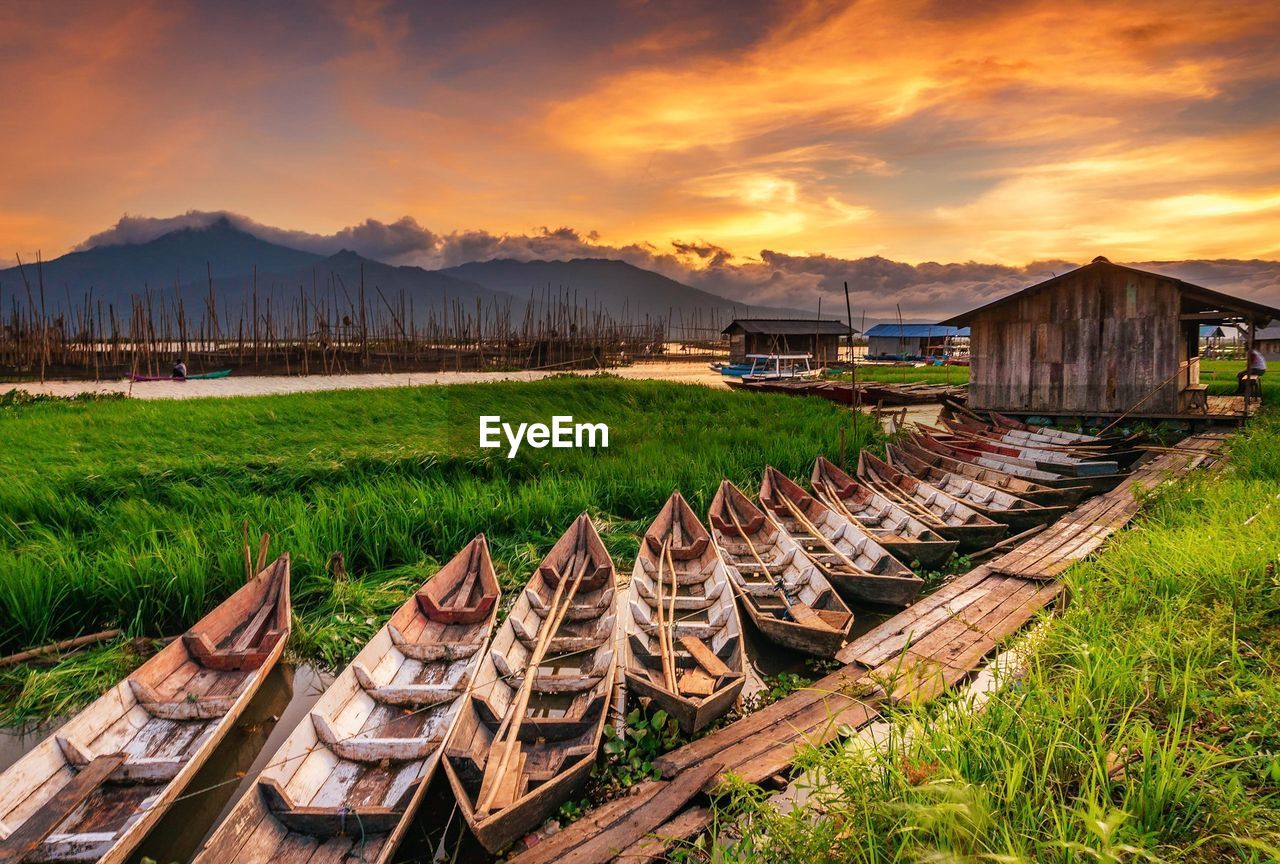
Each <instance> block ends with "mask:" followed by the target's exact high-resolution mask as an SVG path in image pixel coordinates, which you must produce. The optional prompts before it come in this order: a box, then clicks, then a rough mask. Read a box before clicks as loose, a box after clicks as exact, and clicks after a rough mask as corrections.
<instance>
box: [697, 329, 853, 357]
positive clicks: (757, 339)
mask: <svg viewBox="0 0 1280 864" xmlns="http://www.w3.org/2000/svg"><path fill="white" fill-rule="evenodd" d="M853 332H854V333H857V332H858V331H857V330H854V331H853ZM722 335H725V336H728V337H729V362H730V363H745V362H747V355H748V354H812V355H813V362H814V365H825V364H827V363H834V362H835V361H836V360H838V359H839V357H840V340H841V339H845V340H847V339H848V337H849V325H848V324H845V323H844V322H843V321H834V320H830V319H826V318H823V319H817V318H735V319H734V320H733V323H731V324H730V325H729V326H728V327H726V328H724V330H723V331H722Z"/></svg>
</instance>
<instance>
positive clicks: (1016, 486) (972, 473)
mask: <svg viewBox="0 0 1280 864" xmlns="http://www.w3.org/2000/svg"><path fill="white" fill-rule="evenodd" d="M923 438H924V436H923V435H910V436H908V437H906V438H904V439H902V440H901V441H899V442H898V444H897V445H895V447H896V448H897V449H898V450H901V451H902V452H903V453H909V454H910V455H912V456H914V457H915V458H916V459H919V460H920V461H921V462H924V463H927V464H929V465H932V466H933V467H935V468H940V469H942V470H944V471H950V472H952V473H953V474H959V475H961V476H963V477H969V478H972V479H974V480H979V481H981V482H983V483H985V484H987V485H988V486H994V487H995V488H997V489H1003V490H1004V491H1005V492H1008V493H1010V494H1011V495H1017V496H1018V497H1019V498H1022V499H1024V500H1026V501H1033V502H1035V503H1036V504H1045V505H1059V504H1065V505H1067V506H1068V507H1074V506H1075V505H1076V504H1079V503H1080V502H1081V501H1082V500H1083V499H1084V498H1085V497H1086V496H1087V495H1089V494H1091V490H1090V488H1089V487H1088V486H1086V485H1080V486H1067V487H1065V488H1057V487H1054V486H1045V485H1043V484H1040V483H1035V482H1033V481H1031V480H1027V479H1026V478H1023V477H1019V476H1017V475H1016V474H1009V473H1006V472H1004V471H997V470H996V469H994V468H986V467H984V466H982V465H977V464H974V463H972V462H965V461H963V460H961V459H955V458H952V457H951V456H944V455H943V454H942V453H940V452H935V451H934V450H931V449H929V448H928V447H927V446H926V445H925V444H924V442H923V440H922V439H923Z"/></svg>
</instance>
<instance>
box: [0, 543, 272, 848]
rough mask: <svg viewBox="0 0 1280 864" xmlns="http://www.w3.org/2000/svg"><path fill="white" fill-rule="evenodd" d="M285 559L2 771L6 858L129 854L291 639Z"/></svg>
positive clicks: (0, 819) (0, 818)
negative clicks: (289, 638)
mask: <svg viewBox="0 0 1280 864" xmlns="http://www.w3.org/2000/svg"><path fill="white" fill-rule="evenodd" d="M290 616H291V608H290V605H289V556H288V555H282V556H280V558H278V559H277V560H276V561H275V562H274V563H272V564H271V565H270V566H269V567H267V568H266V569H264V570H263V571H262V572H261V573H259V574H258V575H257V576H256V577H255V578H254V579H252V580H251V581H249V582H248V583H246V584H245V585H244V586H243V587H241V588H240V589H239V590H238V591H236V592H235V593H234V594H232V595H231V596H230V597H229V598H227V600H225V601H224V602H223V603H222V604H221V605H219V606H218V607H217V608H216V609H214V610H213V611H212V612H210V613H209V614H208V615H206V616H205V617H204V618H202V619H200V621H199V622H197V623H196V625H195V626H194V627H192V628H191V629H190V630H188V631H187V632H186V633H185V634H184V635H183V637H182V638H181V639H175V640H174V641H173V642H170V643H169V644H168V645H167V646H165V648H164V649H162V650H161V651H160V652H159V653H158V654H156V655H155V656H154V657H152V658H151V659H150V660H148V661H147V662H146V663H143V664H142V665H141V666H139V667H138V668H137V669H136V670H135V671H134V672H133V673H132V674H131V675H129V676H128V677H127V678H125V679H124V680H123V681H121V682H120V683H119V684H117V685H116V686H115V687H113V688H111V689H110V690H108V691H107V692H106V693H105V694H104V695H103V696H101V697H100V698H99V699H98V700H97V701H95V702H94V703H93V704H91V705H90V706H89V707H88V708H86V709H85V710H83V711H81V712H80V713H79V714H77V715H76V716H75V717H73V718H71V719H70V720H69V721H67V723H66V725H64V726H62V727H61V728H60V729H58V730H57V732H55V733H54V734H53V735H51V736H50V737H48V738H46V739H45V740H44V741H42V742H40V743H39V744H37V745H36V746H35V748H33V749H32V750H31V751H30V752H28V753H27V754H26V755H25V756H23V757H22V758H21V759H19V760H18V761H17V762H15V763H14V764H13V765H12V766H11V767H10V768H9V769H8V770H6V771H5V772H4V773H3V774H2V775H0V837H3V839H0V861H3V862H6V864H10V862H21V861H26V862H35V861H41V862H46V861H47V862H63V861H68V862H69V861H95V862H100V864H104V862H105V864H109V862H120V861H125V860H126V859H128V858H129V856H130V853H131V852H132V851H133V850H134V849H135V848H136V847H137V845H138V843H139V842H140V841H141V840H142V839H143V838H144V837H145V836H146V834H147V832H148V831H149V830H150V829H151V827H152V826H153V825H154V824H155V822H156V820H158V819H159V818H160V817H161V816H162V815H163V814H164V813H165V811H166V810H168V809H169V807H170V806H171V805H172V804H173V802H174V800H175V799H176V798H177V797H178V795H179V794H180V793H181V792H182V790H183V787H185V786H186V785H187V783H188V782H189V781H190V780H191V778H192V777H193V776H194V775H195V773H196V772H197V771H199V770H200V767H201V766H202V765H203V764H204V762H205V760H206V759H208V757H209V755H210V754H211V753H212V752H213V750H214V748H215V747H216V746H217V745H218V742H219V741H221V740H222V738H223V736H224V735H226V733H227V732H228V731H229V730H230V729H231V728H232V727H233V726H234V725H235V722H236V719H237V718H238V717H239V716H240V713H241V712H242V711H243V710H244V708H245V706H246V705H248V704H249V701H250V700H251V699H252V698H253V695H254V693H255V692H257V690H258V687H259V686H260V685H261V684H262V682H263V680H264V679H265V678H266V677H267V673H269V672H270V671H271V669H272V667H273V666H275V664H276V661H277V660H279V659H280V653H281V652H282V651H283V650H284V646H285V642H286V640H287V639H288V637H289V632H290V626H291V621H290Z"/></svg>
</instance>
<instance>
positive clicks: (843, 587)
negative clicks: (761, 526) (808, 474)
mask: <svg viewBox="0 0 1280 864" xmlns="http://www.w3.org/2000/svg"><path fill="white" fill-rule="evenodd" d="M760 503H761V505H763V507H764V509H765V512H766V513H768V514H769V515H770V516H771V517H772V518H773V521H774V522H776V523H777V524H778V526H779V527H780V528H782V530H783V531H785V532H786V533H787V534H789V535H790V536H791V539H793V540H795V541H796V542H797V543H799V544H800V548H801V549H803V550H804V552H805V554H806V555H807V556H808V557H809V559H810V560H811V561H813V563H815V564H817V565H818V567H819V568H820V569H821V570H822V573H823V575H824V576H826V577H827V581H828V582H830V583H831V584H832V586H834V587H835V589H836V590H837V591H839V592H840V593H841V595H843V596H844V597H846V598H847V599H850V600H854V601H857V602H859V603H873V604H876V605H881V606H906V605H907V604H908V603H910V602H911V601H912V600H914V599H915V596H916V595H917V594H919V593H920V589H922V588H924V580H923V579H921V578H920V577H919V576H917V575H916V574H915V573H912V572H911V568H910V567H907V566H906V565H905V564H903V563H902V562H901V561H899V560H898V559H897V558H895V557H894V556H893V555H892V554H891V553H890V552H889V550H888V549H886V548H885V547H884V546H882V545H880V543H879V542H877V540H876V538H875V537H874V536H873V535H872V534H871V533H870V532H869V531H867V530H866V529H864V528H863V527H862V525H861V524H859V523H858V522H857V521H856V520H853V519H850V518H848V517H847V516H845V514H843V513H841V512H839V511H838V510H836V509H834V508H832V507H830V506H828V505H827V504H825V503H823V502H822V501H819V500H818V499H817V498H815V497H813V496H812V495H810V494H809V493H808V492H806V491H804V490H803V489H801V488H800V486H799V484H797V483H796V482H795V481H793V480H792V479H791V478H790V477H787V476H786V475H785V474H783V473H782V472H781V471H779V470H778V469H777V468H774V467H773V466H772V465H770V466H768V467H766V468H765V470H764V477H763V478H762V479H761V481H760Z"/></svg>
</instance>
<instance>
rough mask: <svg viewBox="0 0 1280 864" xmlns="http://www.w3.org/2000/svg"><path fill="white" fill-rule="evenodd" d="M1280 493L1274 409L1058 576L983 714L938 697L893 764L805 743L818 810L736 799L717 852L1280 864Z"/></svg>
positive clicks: (915, 713) (895, 744)
mask: <svg viewBox="0 0 1280 864" xmlns="http://www.w3.org/2000/svg"><path fill="white" fill-rule="evenodd" d="M1232 377H1233V378H1234V375H1233V376H1232ZM1278 492H1280V416H1278V415H1277V414H1276V413H1275V412H1274V411H1272V412H1270V413H1268V414H1265V415H1264V416H1263V417H1261V418H1259V419H1258V420H1255V421H1254V424H1253V425H1252V427H1251V428H1250V430H1249V431H1248V433H1247V434H1245V435H1243V436H1241V438H1239V439H1238V440H1237V441H1236V442H1235V444H1234V446H1233V448H1232V452H1231V456H1230V461H1229V463H1227V464H1226V466H1225V467H1223V468H1221V469H1219V470H1214V471H1212V472H1200V473H1198V474H1196V475H1193V476H1192V477H1190V478H1188V479H1187V480H1186V481H1184V482H1182V483H1180V484H1179V485H1178V486H1176V487H1173V488H1163V489H1161V490H1158V491H1157V492H1156V493H1154V494H1152V495H1151V497H1150V498H1149V500H1148V508H1147V510H1146V512H1145V514H1144V515H1143V516H1142V517H1141V518H1140V519H1139V520H1138V521H1137V523H1136V524H1135V525H1134V527H1133V529H1132V530H1129V531H1125V532H1123V533H1121V534H1120V535H1118V536H1117V537H1115V538H1113V539H1112V540H1111V541H1109V543H1108V545H1107V547H1106V549H1105V550H1104V551H1103V553H1102V554H1101V555H1099V556H1098V557H1097V558H1095V559H1092V560H1090V561H1089V562H1086V563H1084V564H1081V565H1077V566H1076V567H1074V568H1073V569H1072V570H1071V571H1069V572H1068V576H1067V581H1068V583H1069V587H1070V598H1071V601H1070V605H1069V607H1068V608H1067V610H1066V611H1065V613H1063V615H1062V616H1061V618H1060V619H1057V620H1054V621H1053V622H1052V623H1051V624H1050V625H1049V627H1048V629H1047V631H1046V632H1045V634H1044V638H1043V640H1042V641H1041V642H1040V643H1039V644H1038V645H1035V646H1032V647H1031V648H1030V649H1029V650H1030V655H1029V659H1028V662H1027V670H1026V674H1025V676H1024V677H1023V678H1022V680H1020V681H1017V682H1013V683H1012V684H1011V685H1010V686H1009V687H1008V688H1007V689H1005V690H1003V691H1002V692H1000V693H999V694H998V695H996V696H995V697H994V698H993V700H992V701H991V702H990V703H989V705H988V707H987V708H986V710H985V711H983V712H981V713H977V714H974V713H972V712H969V711H966V710H956V708H955V707H954V703H953V702H952V701H950V700H946V699H943V700H940V701H938V702H936V703H934V704H932V705H929V706H925V707H923V708H918V709H902V710H899V711H897V713H895V714H894V715H893V716H892V720H893V735H892V737H891V745H890V746H889V747H888V748H887V749H886V750H885V751H884V752H881V753H878V754H874V755H868V754H866V753H854V752H852V751H844V750H839V749H827V750H822V751H811V753H810V754H809V755H808V756H807V757H806V762H807V764H809V765H810V766H812V767H814V768H815V769H816V770H817V771H818V772H819V774H818V776H819V777H821V778H822V779H821V780H820V781H819V790H818V791H819V796H820V798H821V799H822V801H823V805H822V809H821V810H820V811H814V810H805V811H799V812H795V813H788V814H786V815H780V814H778V813H777V812H775V811H774V810H773V809H771V808H770V807H768V806H767V804H766V803H765V800H764V796H763V794H761V793H759V792H757V791H755V790H753V789H750V788H746V787H744V788H741V789H739V790H737V792H736V794H735V795H734V796H733V797H732V798H731V799H730V800H727V801H725V802H723V803H722V808H721V812H720V818H719V824H721V825H724V826H726V828H725V829H724V830H723V831H722V832H721V836H720V837H719V838H718V843H720V844H723V845H721V846H718V847H716V848H718V849H719V850H720V854H721V857H722V858H723V860H734V861H750V862H757V861H759V862H775V861H790V862H815V861H842V862H844V861H847V862H899V861H901V862H908V861H910V862H919V861H929V862H1010V864H1012V862H1041V861H1045V862H1063V864H1068V862H1070V864H1080V862H1140V861H1186V862H1193V861H1194V862H1206V861H1207V862H1227V861H1253V862H1264V861H1275V860H1280V807H1278V806H1277V793H1280V712H1278V711H1277V706H1280V578H1277V575H1276V570H1275V565H1276V558H1277V553H1280V546H1277V544H1276V540H1275V538H1276V537H1277V536H1278V535H1280V499H1278V496H1277V493H1278ZM708 848H709V847H708Z"/></svg>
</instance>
